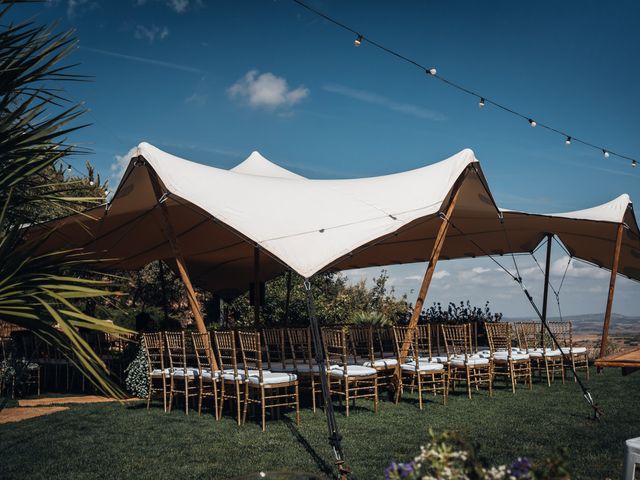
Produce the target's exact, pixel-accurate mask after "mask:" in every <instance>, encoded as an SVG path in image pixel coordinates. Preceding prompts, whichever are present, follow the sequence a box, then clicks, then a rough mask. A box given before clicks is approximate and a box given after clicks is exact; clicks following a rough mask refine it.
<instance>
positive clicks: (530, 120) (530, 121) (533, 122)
mask: <svg viewBox="0 0 640 480" xmlns="http://www.w3.org/2000/svg"><path fill="white" fill-rule="evenodd" d="M529 125H531V126H532V127H535V126H536V125H538V124H537V123H536V121H535V120H532V119H531V118H530V119H529Z"/></svg>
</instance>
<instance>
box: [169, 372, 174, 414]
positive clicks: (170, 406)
mask: <svg viewBox="0 0 640 480" xmlns="http://www.w3.org/2000/svg"><path fill="white" fill-rule="evenodd" d="M172 408H173V375H171V377H170V378H169V413H171V409H172Z"/></svg>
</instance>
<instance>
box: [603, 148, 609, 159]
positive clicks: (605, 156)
mask: <svg viewBox="0 0 640 480" xmlns="http://www.w3.org/2000/svg"><path fill="white" fill-rule="evenodd" d="M602 154H603V155H604V158H609V152H607V151H606V150H602Z"/></svg>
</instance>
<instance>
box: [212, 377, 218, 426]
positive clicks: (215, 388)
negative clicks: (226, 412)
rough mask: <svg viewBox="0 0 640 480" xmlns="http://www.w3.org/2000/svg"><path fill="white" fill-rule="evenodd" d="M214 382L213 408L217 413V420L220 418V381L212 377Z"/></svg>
mask: <svg viewBox="0 0 640 480" xmlns="http://www.w3.org/2000/svg"><path fill="white" fill-rule="evenodd" d="M212 383H213V410H214V412H215V415H216V420H220V412H219V410H218V382H217V381H216V380H215V379H212Z"/></svg>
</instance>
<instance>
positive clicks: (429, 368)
mask: <svg viewBox="0 0 640 480" xmlns="http://www.w3.org/2000/svg"><path fill="white" fill-rule="evenodd" d="M416 366H417V367H418V368H417V369H416ZM400 368H401V369H402V370H404V371H406V372H416V371H418V370H420V372H437V371H440V370H444V365H442V364H441V363H433V362H419V363H418V364H417V365H416V363H415V362H413V363H403V364H402V365H400Z"/></svg>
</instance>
